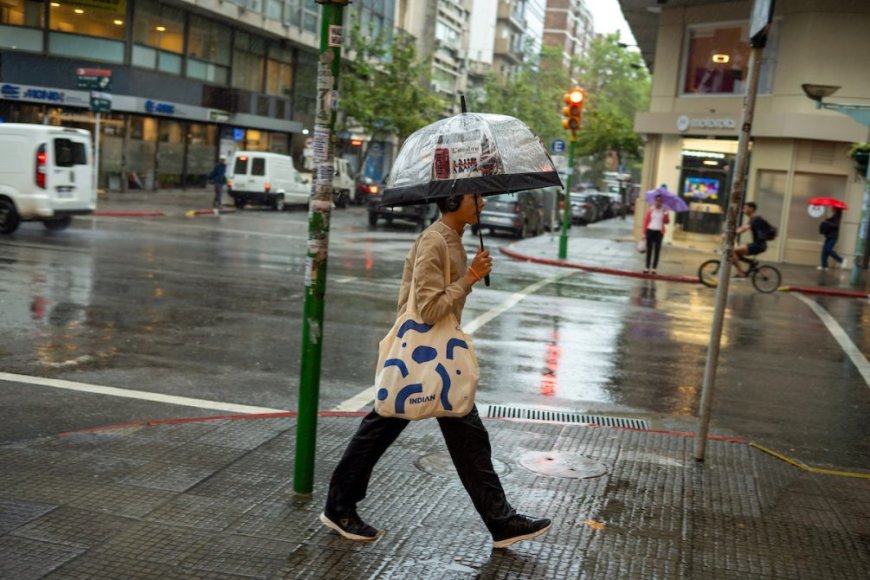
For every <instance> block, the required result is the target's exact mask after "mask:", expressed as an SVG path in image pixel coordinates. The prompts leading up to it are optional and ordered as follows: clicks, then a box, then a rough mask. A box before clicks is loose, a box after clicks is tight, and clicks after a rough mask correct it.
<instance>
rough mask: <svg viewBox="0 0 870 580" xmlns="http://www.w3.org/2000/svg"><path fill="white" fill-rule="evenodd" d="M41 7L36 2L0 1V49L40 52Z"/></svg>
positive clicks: (39, 3)
mask: <svg viewBox="0 0 870 580" xmlns="http://www.w3.org/2000/svg"><path fill="white" fill-rule="evenodd" d="M43 6H44V4H43V3H42V2H40V1H38V0H0V48H11V49H13V50H32V51H36V52H41V51H42V31H41V29H43V28H45V21H44V14H45V12H44V10H43Z"/></svg>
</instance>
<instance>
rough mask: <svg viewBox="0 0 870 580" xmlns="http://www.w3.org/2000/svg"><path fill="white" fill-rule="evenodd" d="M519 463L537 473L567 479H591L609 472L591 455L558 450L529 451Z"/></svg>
mask: <svg viewBox="0 0 870 580" xmlns="http://www.w3.org/2000/svg"><path fill="white" fill-rule="evenodd" d="M519 464H520V465H522V466H523V467H525V468H526V469H528V470H529V471H533V472H535V473H540V474H541V475H547V476H549V477H564V478H566V479H589V478H591V477H600V476H602V475H604V474H605V473H607V467H606V466H605V465H604V464H603V463H601V462H600V461H595V460H594V459H592V458H590V457H584V456H583V455H575V454H573V453H560V452H558V451H529V452H528V453H524V454H523V456H522V457H520V460H519Z"/></svg>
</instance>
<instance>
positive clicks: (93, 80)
mask: <svg viewBox="0 0 870 580" xmlns="http://www.w3.org/2000/svg"><path fill="white" fill-rule="evenodd" d="M76 88H77V89H87V90H97V91H110V90H112V71H110V70H108V69H102V68H77V69H76Z"/></svg>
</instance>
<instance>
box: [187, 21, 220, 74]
mask: <svg viewBox="0 0 870 580" xmlns="http://www.w3.org/2000/svg"><path fill="white" fill-rule="evenodd" d="M230 34H231V33H230V28H229V27H228V26H224V25H223V24H220V23H218V22H215V21H213V20H208V19H206V18H200V17H199V16H191V17H190V34H189V37H188V47H187V54H188V61H187V76H189V77H191V78H196V79H201V80H204V81H210V82H214V83H219V84H225V83H226V82H227V72H228V66H229V64H230V38H231V36H230Z"/></svg>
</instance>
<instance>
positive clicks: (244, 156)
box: [227, 151, 311, 211]
mask: <svg viewBox="0 0 870 580" xmlns="http://www.w3.org/2000/svg"><path fill="white" fill-rule="evenodd" d="M227 193H228V194H229V195H230V197H232V198H233V201H234V202H235V205H236V207H237V208H238V209H242V208H244V207H245V206H246V205H248V204H257V205H265V206H269V207H271V208H272V209H274V210H275V211H283V210H284V206H285V205H286V204H291V203H295V204H301V203H306V204H307V203H308V199H309V197H310V196H311V186H310V185H309V184H308V183H306V182H305V179H303V178H302V175H300V173H299V172H298V171H296V168H294V167H293V159H291V158H290V157H288V156H287V155H280V154H278V153H266V152H263V151H237V152H236V154H235V155H234V156H233V162H232V164H231V165H230V168H229V171H228V172H227Z"/></svg>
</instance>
